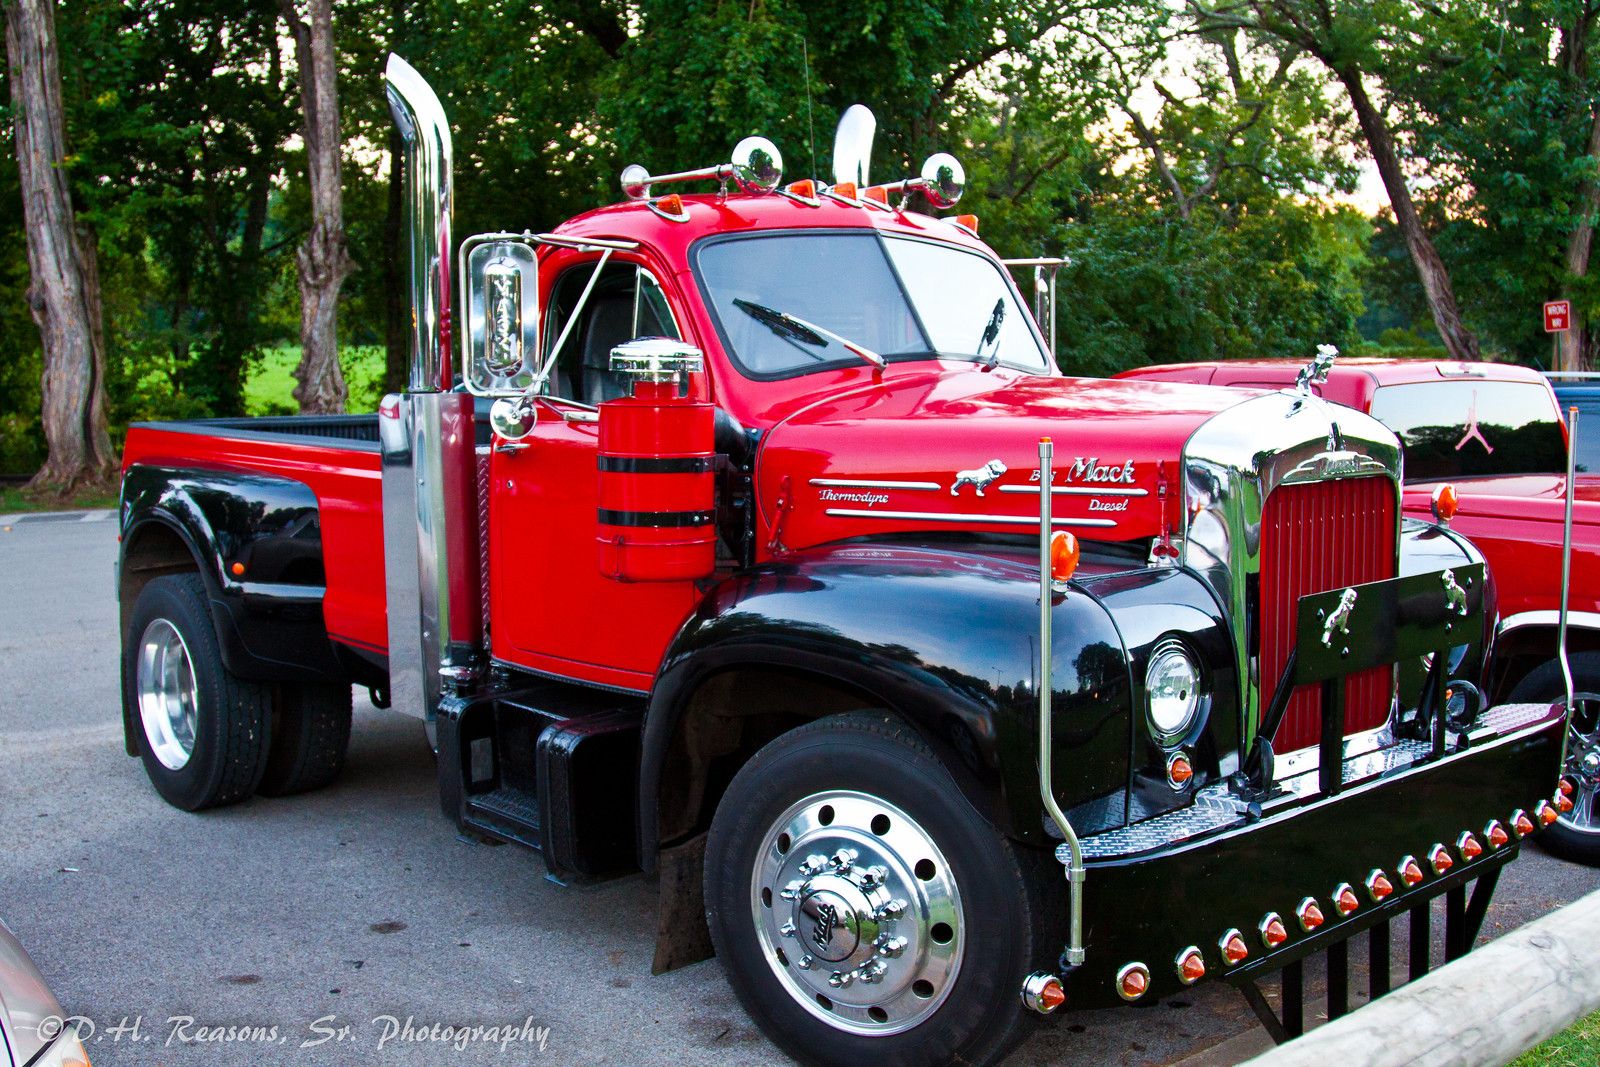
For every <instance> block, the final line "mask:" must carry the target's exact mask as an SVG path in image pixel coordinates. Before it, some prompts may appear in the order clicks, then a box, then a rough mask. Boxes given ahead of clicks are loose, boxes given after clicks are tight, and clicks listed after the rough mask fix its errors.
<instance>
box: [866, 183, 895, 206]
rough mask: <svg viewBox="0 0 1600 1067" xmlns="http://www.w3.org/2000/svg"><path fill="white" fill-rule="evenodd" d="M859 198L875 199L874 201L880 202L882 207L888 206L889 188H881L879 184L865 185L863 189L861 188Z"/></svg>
mask: <svg viewBox="0 0 1600 1067" xmlns="http://www.w3.org/2000/svg"><path fill="white" fill-rule="evenodd" d="M861 198H862V199H863V200H872V201H875V202H876V203H879V204H882V205H883V206H884V207H888V206H889V190H887V189H885V188H883V186H881V185H869V186H867V187H866V188H865V189H863V190H861Z"/></svg>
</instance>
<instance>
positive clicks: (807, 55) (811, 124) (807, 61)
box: [800, 35, 817, 174]
mask: <svg viewBox="0 0 1600 1067" xmlns="http://www.w3.org/2000/svg"><path fill="white" fill-rule="evenodd" d="M800 62H801V63H803V64H804V66H805V76H806V126H807V127H808V128H809V129H810V131H811V173H812V174H816V173H817V124H816V122H815V121H814V120H813V119H812V118H811V50H810V49H809V48H808V47H806V39H805V37H804V35H802V36H801V38H800Z"/></svg>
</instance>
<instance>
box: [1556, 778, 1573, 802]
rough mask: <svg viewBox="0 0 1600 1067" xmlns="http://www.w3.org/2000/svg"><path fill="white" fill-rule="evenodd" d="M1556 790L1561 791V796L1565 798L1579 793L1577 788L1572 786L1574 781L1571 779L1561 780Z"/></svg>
mask: <svg viewBox="0 0 1600 1067" xmlns="http://www.w3.org/2000/svg"><path fill="white" fill-rule="evenodd" d="M1556 788H1557V789H1559V790H1561V795H1562V796H1564V797H1570V796H1571V795H1572V794H1573V793H1575V792H1576V791H1577V787H1576V786H1574V785H1573V784H1572V779H1570V778H1563V779H1561V781H1559V782H1557V783H1556Z"/></svg>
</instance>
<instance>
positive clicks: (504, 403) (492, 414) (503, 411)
mask: <svg viewBox="0 0 1600 1067" xmlns="http://www.w3.org/2000/svg"><path fill="white" fill-rule="evenodd" d="M538 424H539V408H538V404H537V402H536V401H535V400H534V399H533V398H532V397H525V396H503V397H501V398H500V399H499V400H496V401H495V402H494V405H493V406H492V407H490V408H489V425H490V426H492V427H493V428H494V432H495V433H497V434H499V435H500V436H501V437H504V438H505V439H506V440H507V441H520V440H522V439H523V438H524V437H526V436H528V435H529V434H530V433H532V432H533V428H534V427H535V426H537V425H538Z"/></svg>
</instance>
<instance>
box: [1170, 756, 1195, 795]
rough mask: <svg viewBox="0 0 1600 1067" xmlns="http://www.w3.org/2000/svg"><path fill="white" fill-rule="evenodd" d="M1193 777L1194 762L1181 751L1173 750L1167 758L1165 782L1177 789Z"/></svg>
mask: <svg viewBox="0 0 1600 1067" xmlns="http://www.w3.org/2000/svg"><path fill="white" fill-rule="evenodd" d="M1193 777H1194V764H1192V763H1190V762H1189V757H1188V756H1185V755H1184V754H1183V753H1182V752H1174V753H1173V754H1172V758H1171V759H1169V760H1167V783H1168V784H1169V785H1171V786H1172V788H1174V789H1178V788H1180V787H1182V786H1183V785H1184V783H1186V782H1188V781H1189V779H1191V778H1193Z"/></svg>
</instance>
